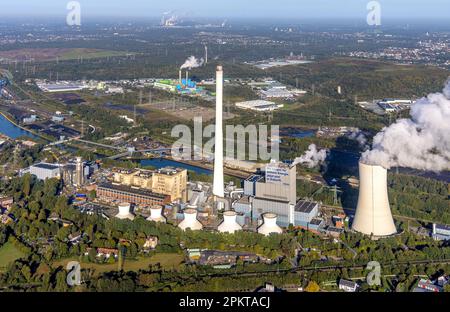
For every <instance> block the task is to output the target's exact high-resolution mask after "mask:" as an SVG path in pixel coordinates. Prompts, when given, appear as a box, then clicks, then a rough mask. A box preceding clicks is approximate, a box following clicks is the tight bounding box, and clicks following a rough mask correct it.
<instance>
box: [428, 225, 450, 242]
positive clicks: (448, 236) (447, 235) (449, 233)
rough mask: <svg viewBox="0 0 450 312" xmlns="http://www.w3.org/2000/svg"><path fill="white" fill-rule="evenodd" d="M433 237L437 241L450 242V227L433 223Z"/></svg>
mask: <svg viewBox="0 0 450 312" xmlns="http://www.w3.org/2000/svg"><path fill="white" fill-rule="evenodd" d="M432 236H433V238H434V239H435V240H450V226H448V225H443V224H436V223H433V233H432Z"/></svg>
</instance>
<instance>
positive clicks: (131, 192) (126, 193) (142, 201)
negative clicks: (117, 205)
mask: <svg viewBox="0 0 450 312" xmlns="http://www.w3.org/2000/svg"><path fill="white" fill-rule="evenodd" d="M97 197H98V198H99V199H100V200H103V201H106V202H112V201H120V202H129V203H134V204H136V205H143V206H154V205H160V206H163V205H165V204H169V203H170V196H168V195H161V194H155V193H153V192H150V191H147V190H143V189H135V188H131V187H128V186H124V185H117V184H112V183H102V184H99V185H98V186H97Z"/></svg>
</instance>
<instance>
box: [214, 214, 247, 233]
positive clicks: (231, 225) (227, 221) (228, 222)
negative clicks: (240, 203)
mask: <svg viewBox="0 0 450 312" xmlns="http://www.w3.org/2000/svg"><path fill="white" fill-rule="evenodd" d="M236 217H237V214H236V212H234V211H232V210H228V211H225V212H224V213H223V222H222V223H221V224H220V225H219V227H218V228H217V229H218V231H219V232H221V233H234V232H237V231H240V230H242V226H241V225H240V224H239V223H237V221H236Z"/></svg>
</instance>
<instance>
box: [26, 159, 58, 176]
mask: <svg viewBox="0 0 450 312" xmlns="http://www.w3.org/2000/svg"><path fill="white" fill-rule="evenodd" d="M30 174H32V175H35V176H36V177H37V178H38V180H46V179H53V178H58V179H60V178H61V166H60V165H59V164H48V163H44V162H41V163H39V164H35V165H32V166H30Z"/></svg>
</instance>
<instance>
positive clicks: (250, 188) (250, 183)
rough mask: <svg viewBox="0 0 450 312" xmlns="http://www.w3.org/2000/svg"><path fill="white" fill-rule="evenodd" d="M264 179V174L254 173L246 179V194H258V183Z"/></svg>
mask: <svg viewBox="0 0 450 312" xmlns="http://www.w3.org/2000/svg"><path fill="white" fill-rule="evenodd" d="M261 181H264V177H263V176H262V175H258V174H253V175H251V176H250V177H248V178H247V179H246V180H245V181H244V195H246V196H255V194H256V183H258V182H261Z"/></svg>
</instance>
